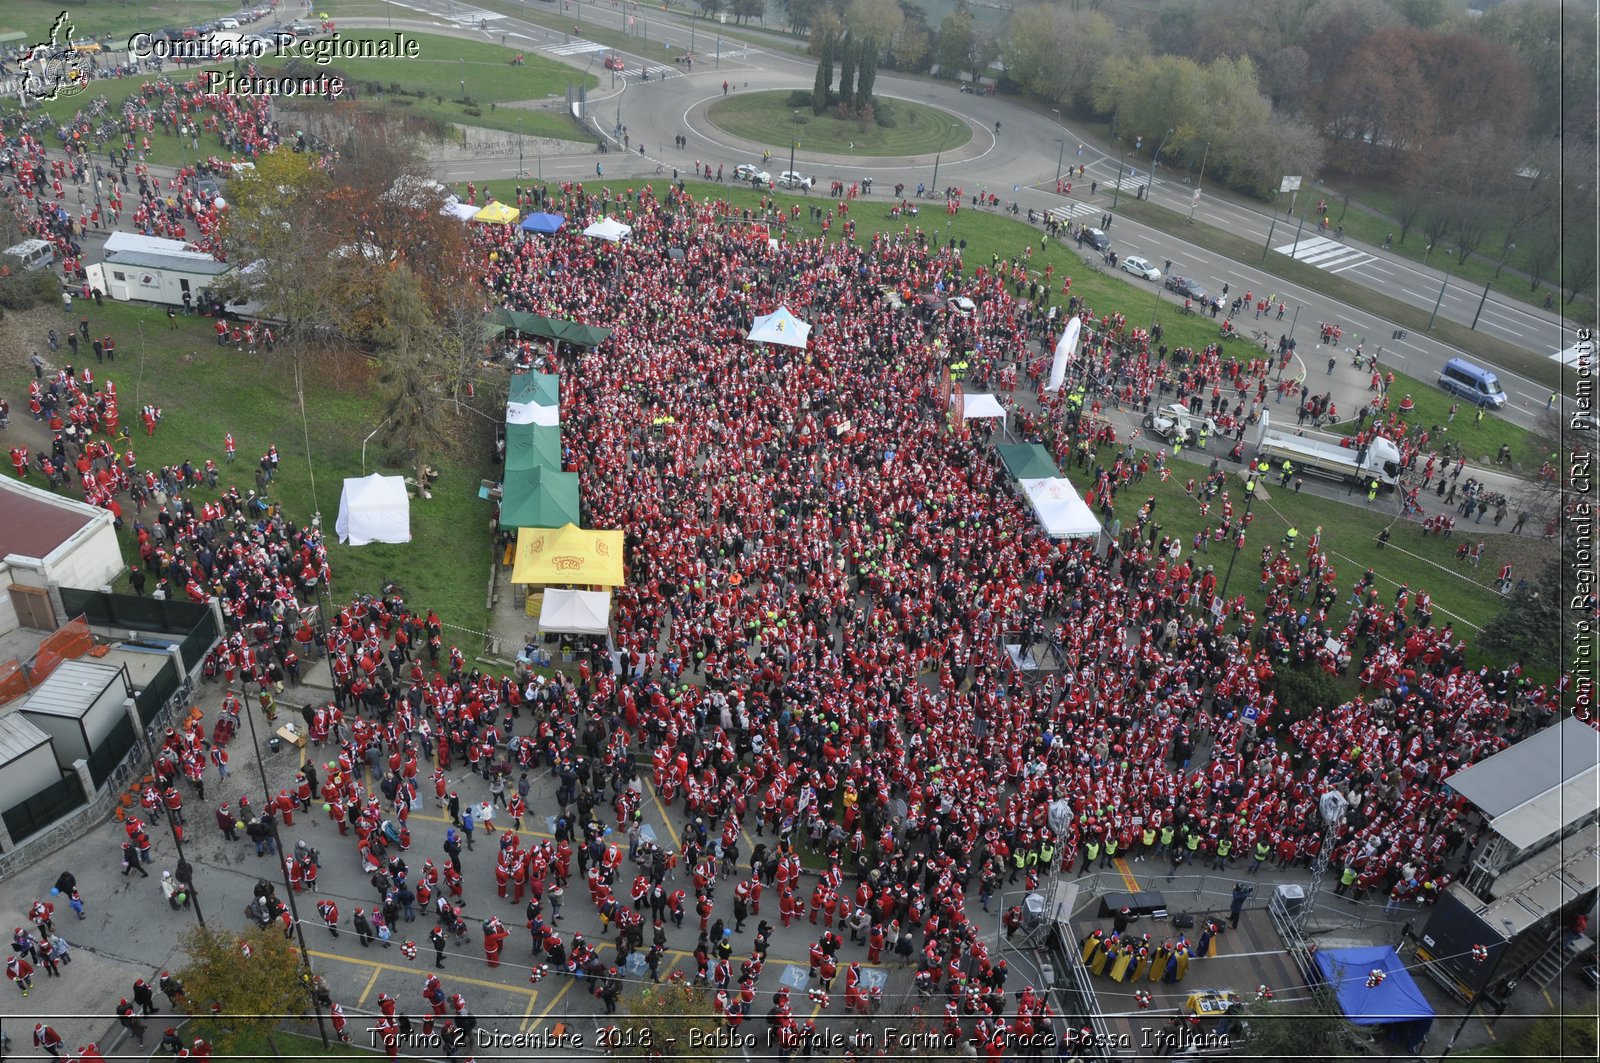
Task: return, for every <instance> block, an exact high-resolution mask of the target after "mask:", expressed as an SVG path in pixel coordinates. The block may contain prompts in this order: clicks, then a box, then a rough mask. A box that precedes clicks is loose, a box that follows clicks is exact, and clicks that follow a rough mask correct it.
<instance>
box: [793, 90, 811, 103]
mask: <svg viewBox="0 0 1600 1063" xmlns="http://www.w3.org/2000/svg"><path fill="white" fill-rule="evenodd" d="M789 106H790V107H810V106H811V93H809V92H807V91H805V90H804V89H796V90H795V91H793V92H791V93H789Z"/></svg>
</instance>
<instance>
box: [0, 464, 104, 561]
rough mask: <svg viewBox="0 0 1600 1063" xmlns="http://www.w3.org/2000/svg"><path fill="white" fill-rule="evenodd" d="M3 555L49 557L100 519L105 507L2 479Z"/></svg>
mask: <svg viewBox="0 0 1600 1063" xmlns="http://www.w3.org/2000/svg"><path fill="white" fill-rule="evenodd" d="M0 509H3V510H4V511H5V514H6V519H5V520H0V558H3V557H5V556H6V555H7V554H21V555H22V556H23V557H35V558H40V559H43V558H46V557H49V556H50V555H51V554H52V553H54V552H55V551H56V549H58V548H59V547H60V546H61V545H62V544H63V543H65V542H66V541H67V540H68V539H71V538H72V537H73V536H74V535H76V534H77V533H78V532H80V531H82V530H83V529H84V528H86V527H88V526H89V525H90V524H91V523H93V522H94V521H95V520H97V519H99V514H100V513H101V512H102V511H101V510H98V509H96V508H95V507H94V506H90V505H86V504H84V503H82V502H74V501H73V500H72V499H70V498H58V497H57V496H55V495H52V494H50V492H48V491H44V490H41V489H40V488H36V487H33V486H31V485H29V484H25V483H21V482H19V481H17V480H12V479H10V478H5V479H0Z"/></svg>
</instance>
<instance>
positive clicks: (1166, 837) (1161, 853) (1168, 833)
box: [1156, 823, 1178, 860]
mask: <svg viewBox="0 0 1600 1063" xmlns="http://www.w3.org/2000/svg"><path fill="white" fill-rule="evenodd" d="M1177 833H1178V831H1177V828H1175V827H1174V826H1173V825H1172V824H1170V823H1168V824H1167V825H1166V826H1164V827H1162V828H1161V848H1160V850H1158V851H1157V853H1156V855H1157V856H1158V857H1160V858H1161V859H1162V860H1165V859H1166V858H1167V853H1168V851H1169V850H1171V848H1172V839H1173V838H1174V837H1176V836H1177Z"/></svg>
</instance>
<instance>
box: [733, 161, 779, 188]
mask: <svg viewBox="0 0 1600 1063" xmlns="http://www.w3.org/2000/svg"><path fill="white" fill-rule="evenodd" d="M733 179H734V180H735V181H747V182H749V183H751V184H756V183H758V182H759V183H760V184H764V185H767V184H771V183H772V175H771V174H770V173H768V172H767V171H765V170H763V169H762V168H761V167H759V166H757V165H756V164H755V163H751V162H741V163H740V164H739V165H738V166H737V167H735V168H734V171H733Z"/></svg>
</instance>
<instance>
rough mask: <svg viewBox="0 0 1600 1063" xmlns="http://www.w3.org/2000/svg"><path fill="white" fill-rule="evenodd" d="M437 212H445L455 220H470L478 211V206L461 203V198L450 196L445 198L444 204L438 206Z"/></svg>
mask: <svg viewBox="0 0 1600 1063" xmlns="http://www.w3.org/2000/svg"><path fill="white" fill-rule="evenodd" d="M439 213H440V214H447V215H449V216H450V217H452V218H455V219H456V220H457V221H471V220H472V219H473V217H474V216H475V215H476V214H477V213H478V208H477V207H474V206H472V205H471V204H470V203H463V202H461V200H459V199H457V198H455V197H454V196H451V197H450V198H449V199H447V200H445V204H444V206H442V207H440V208H439Z"/></svg>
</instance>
